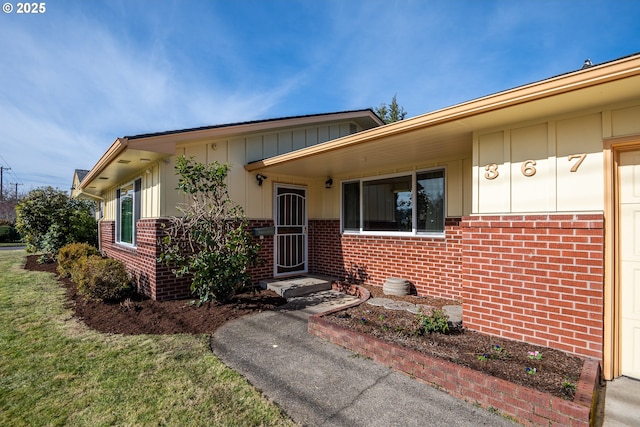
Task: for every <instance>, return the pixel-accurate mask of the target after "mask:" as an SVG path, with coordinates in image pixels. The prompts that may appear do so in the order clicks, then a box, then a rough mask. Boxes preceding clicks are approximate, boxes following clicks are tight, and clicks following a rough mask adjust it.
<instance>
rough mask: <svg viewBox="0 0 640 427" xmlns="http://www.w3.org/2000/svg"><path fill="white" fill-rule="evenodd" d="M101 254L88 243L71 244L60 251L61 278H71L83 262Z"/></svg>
mask: <svg viewBox="0 0 640 427" xmlns="http://www.w3.org/2000/svg"><path fill="white" fill-rule="evenodd" d="M99 254H100V252H99V251H98V249H97V248H96V247H95V246H92V245H90V244H88V243H69V244H68V245H65V246H63V247H62V248H60V250H59V251H58V273H59V274H60V276H61V277H71V276H72V275H73V272H74V270H75V269H77V268H78V267H79V263H80V261H81V260H83V259H85V258H88V257H89V256H91V255H99Z"/></svg>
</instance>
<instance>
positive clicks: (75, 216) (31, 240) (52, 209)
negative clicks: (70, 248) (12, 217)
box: [16, 187, 98, 260]
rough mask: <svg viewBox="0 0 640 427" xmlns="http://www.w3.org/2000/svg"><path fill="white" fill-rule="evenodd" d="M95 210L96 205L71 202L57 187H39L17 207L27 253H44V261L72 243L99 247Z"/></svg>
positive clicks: (19, 225)
mask: <svg viewBox="0 0 640 427" xmlns="http://www.w3.org/2000/svg"><path fill="white" fill-rule="evenodd" d="M93 208H94V205H93V202H91V201H88V200H79V199H71V198H69V196H68V195H67V193H65V192H63V191H61V190H58V189H54V188H53V187H44V188H38V189H35V190H32V191H30V192H29V194H28V195H27V196H26V197H25V198H23V199H22V200H21V201H20V203H18V205H17V206H16V228H17V230H18V232H19V233H20V235H21V236H22V238H23V240H24V242H25V243H26V245H27V247H26V249H27V252H42V253H43V260H53V259H55V258H56V255H57V253H58V250H59V249H60V248H61V247H63V246H64V245H66V244H68V243H73V242H79V243H89V244H91V245H95V244H96V242H97V239H98V229H97V224H96V220H95V218H94V216H93Z"/></svg>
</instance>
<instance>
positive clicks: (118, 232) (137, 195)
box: [115, 178, 142, 248]
mask: <svg viewBox="0 0 640 427" xmlns="http://www.w3.org/2000/svg"><path fill="white" fill-rule="evenodd" d="M126 187H132V188H133V195H132V206H131V210H132V212H131V221H132V224H131V242H125V241H122V225H123V222H122V194H121V190H122V189H123V188H126ZM141 193H142V178H136V179H134V180H132V181H129V182H127V183H125V184H122V185H120V186H119V187H118V188H116V224H115V242H116V243H117V244H119V245H122V246H127V247H130V248H135V247H137V243H138V242H137V234H138V233H137V231H138V221H139V220H140V216H141V211H142V210H141V199H142V197H141Z"/></svg>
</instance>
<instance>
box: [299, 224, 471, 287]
mask: <svg viewBox="0 0 640 427" xmlns="http://www.w3.org/2000/svg"><path fill="white" fill-rule="evenodd" d="M459 224H460V218H448V219H447V221H446V225H445V228H446V230H445V234H446V236H445V237H425V236H419V237H418V236H416V237H405V236H402V237H401V236H398V237H396V236H364V235H358V234H342V235H341V234H340V221H339V220H311V221H309V263H310V270H311V271H313V272H314V273H319V274H326V275H329V276H334V277H344V276H345V274H347V273H349V272H353V271H354V270H358V271H360V272H361V276H362V277H361V278H366V281H365V283H367V284H371V285H375V286H382V285H383V284H384V282H385V280H386V279H387V278H388V277H401V278H403V279H407V280H409V281H410V282H411V283H412V284H413V286H415V288H416V290H417V292H418V294H419V295H429V296H433V297H439V298H448V299H461V298H462V231H461V229H460V225H459Z"/></svg>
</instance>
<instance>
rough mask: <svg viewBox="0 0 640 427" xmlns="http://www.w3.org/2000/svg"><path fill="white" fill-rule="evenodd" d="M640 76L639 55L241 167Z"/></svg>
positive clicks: (283, 160)
mask: <svg viewBox="0 0 640 427" xmlns="http://www.w3.org/2000/svg"><path fill="white" fill-rule="evenodd" d="M636 75H640V55H634V56H632V57H628V58H623V59H621V60H618V61H613V62H610V63H606V64H602V65H599V66H593V67H591V68H588V69H584V70H579V71H576V72H573V73H569V74H564V75H561V76H558V77H554V78H551V79H548V80H543V81H540V82H535V83H530V84H527V85H525V86H520V87H517V88H514V89H510V90H507V91H504V92H498V93H496V94H493V95H488V96H485V97H482V98H478V99H475V100H471V101H467V102H464V103H462V104H457V105H454V106H451V107H447V108H444V109H441V110H436V111H434V112H431V113H426V114H423V115H420V116H416V117H414V118H410V119H406V120H401V121H399V122H395V123H392V124H389V125H386V126H382V127H379V128H374V129H370V130H367V131H363V132H360V133H357V134H353V135H349V136H346V137H343V138H340V139H336V140H333V141H328V142H325V143H323V144H318V145H315V146H312V147H307V148H303V149H301V150H297V151H293V152H291V153H285V154H281V155H278V156H274V157H271V158H268V159H264V160H260V161H256V162H252V163H249V164H247V165H245V169H246V170H247V171H249V172H251V171H256V170H260V169H263V168H266V167H269V166H274V165H277V164H281V163H286V162H289V161H293V160H295V159H299V158H304V157H309V156H313V155H316V154H320V153H324V152H328V151H333V150H337V149H341V148H345V147H348V146H352V145H357V144H362V143H366V142H368V141H372V140H376V139H380V138H385V137H390V136H394V135H399V134H402V133H405V132H410V131H414V130H416V129H420V128H426V127H431V126H435V125H438V124H442V123H447V122H451V121H455V120H461V119H464V118H468V117H471V116H477V115H480V114H484V113H488V112H492V111H497V110H500V109H505V108H509V107H515V106H518V105H521V104H524V103H527V102H531V101H535V100H538V99H542V98H546V97H551V96H556V95H560V94H563V93H568V92H573V91H576V90H580V89H583V88H587V87H591V86H596V85H600V84H604V83H607V82H610V81H614V80H620V79H624V78H627V77H632V76H636Z"/></svg>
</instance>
